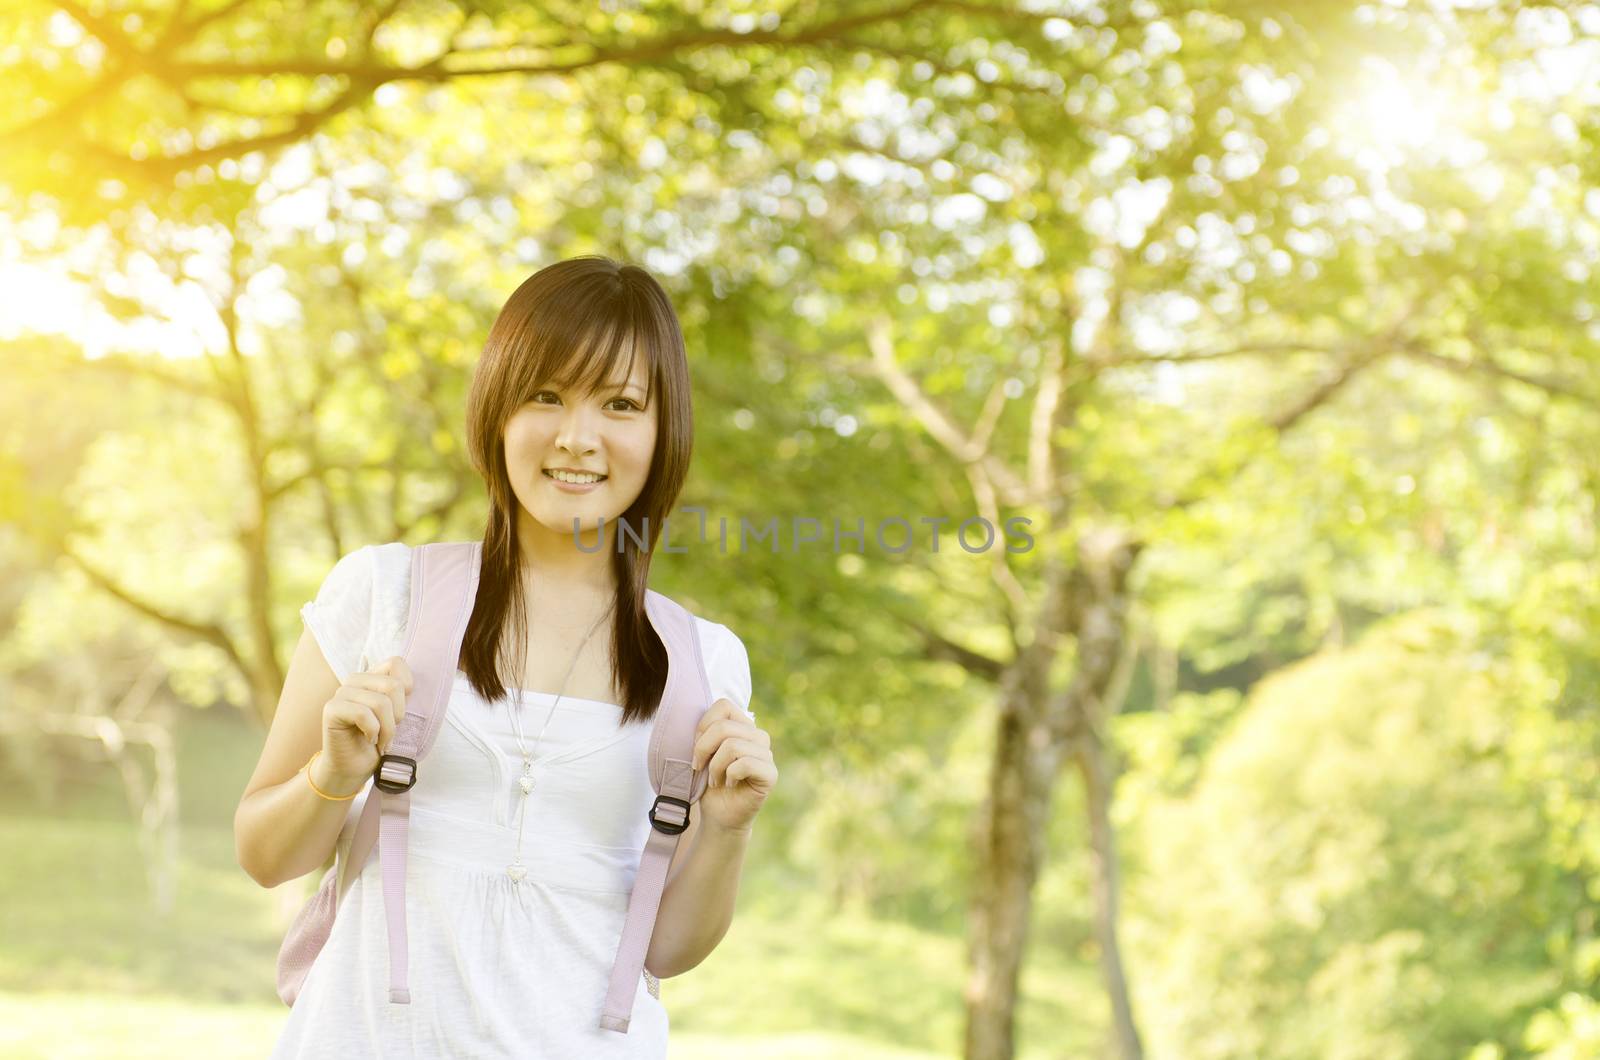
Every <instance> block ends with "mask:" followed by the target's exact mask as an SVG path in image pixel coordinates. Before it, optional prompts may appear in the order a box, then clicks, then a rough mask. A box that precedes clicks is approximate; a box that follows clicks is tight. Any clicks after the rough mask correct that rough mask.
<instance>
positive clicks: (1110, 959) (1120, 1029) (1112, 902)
mask: <svg viewBox="0 0 1600 1060" xmlns="http://www.w3.org/2000/svg"><path fill="white" fill-rule="evenodd" d="M1073 760H1074V761H1075V762H1076V763H1077V765H1078V769H1079V771H1080V772H1081V773H1082V774H1083V789H1084V792H1085V793H1086V794H1087V796H1088V798H1087V800H1086V801H1087V803H1088V818H1089V850H1090V853H1091V855H1092V856H1093V858H1094V875H1093V879H1092V880H1091V882H1090V886H1091V887H1092V888H1093V889H1094V934H1095V940H1096V941H1097V942H1098V943H1099V944H1100V973H1101V976H1102V977H1103V978H1104V980H1105V984H1106V994H1107V996H1108V997H1109V999H1110V1001H1111V1037H1112V1040H1113V1041H1114V1042H1115V1043H1116V1055H1117V1056H1118V1057H1119V1058H1120V1060H1141V1058H1142V1057H1143V1056H1144V1046H1143V1044H1142V1043H1141V1042H1140V1041H1139V1028H1138V1027H1137V1026H1135V1024H1134V1020H1133V1004H1132V1002H1131V1001H1130V1000H1129V998H1128V980H1127V976H1126V975H1125V974H1124V972H1123V968H1122V948H1121V946H1120V945H1119V944H1118V942H1117V922H1118V905H1117V896H1118V893H1119V891H1120V878H1121V873H1120V871H1119V870H1118V867H1117V866H1118V863H1117V845H1116V834H1115V832H1114V831H1113V830H1112V827H1111V795H1112V791H1113V790H1114V789H1113V784H1112V780H1111V776H1110V769H1109V768H1108V764H1107V762H1106V751H1105V747H1104V746H1103V745H1102V744H1101V743H1100V740H1099V739H1098V738H1097V737H1095V736H1092V735H1086V736H1085V737H1084V738H1083V739H1081V740H1079V741H1078V747H1077V751H1076V753H1075V754H1074V755H1073Z"/></svg>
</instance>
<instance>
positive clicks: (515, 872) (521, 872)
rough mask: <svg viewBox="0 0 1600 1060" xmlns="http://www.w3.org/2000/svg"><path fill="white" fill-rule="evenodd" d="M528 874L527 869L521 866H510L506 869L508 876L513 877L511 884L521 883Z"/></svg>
mask: <svg viewBox="0 0 1600 1060" xmlns="http://www.w3.org/2000/svg"><path fill="white" fill-rule="evenodd" d="M527 874H528V870H527V868H526V867H525V866H523V865H521V864H516V865H508V866H507V867H506V875H507V876H510V877H511V882H513V883H521V882H522V878H523V877H524V876H526V875H527Z"/></svg>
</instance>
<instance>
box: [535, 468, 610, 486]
mask: <svg viewBox="0 0 1600 1060" xmlns="http://www.w3.org/2000/svg"><path fill="white" fill-rule="evenodd" d="M545 474H546V475H549V476H550V477H551V478H553V479H556V480H558V481H561V482H572V483H583V482H599V481H600V480H601V479H603V478H605V476H604V475H574V474H572V473H571V472H567V471H549V470H546V471H545Z"/></svg>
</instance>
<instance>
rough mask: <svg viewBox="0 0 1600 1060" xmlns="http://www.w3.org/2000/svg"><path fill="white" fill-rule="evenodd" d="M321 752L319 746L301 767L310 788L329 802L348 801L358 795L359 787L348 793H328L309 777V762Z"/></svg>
mask: <svg viewBox="0 0 1600 1060" xmlns="http://www.w3.org/2000/svg"><path fill="white" fill-rule="evenodd" d="M321 753H322V749H321V748H320V747H319V748H317V750H316V751H315V752H314V753H313V754H312V755H311V761H310V762H307V763H306V764H305V765H304V766H303V767H301V768H303V769H304V770H305V773H306V783H307V784H310V785H311V790H312V791H314V792H316V793H317V794H318V795H321V796H322V797H323V798H325V799H327V800H328V801H329V802H349V801H350V800H351V799H353V798H355V797H356V796H357V795H360V794H361V788H357V789H356V790H355V791H352V792H351V793H350V794H348V795H329V794H328V793H327V792H325V791H323V790H322V789H321V788H319V787H317V782H316V781H314V780H312V779H311V762H315V761H316V760H317V755H319V754H321ZM364 786H365V785H363V787H364Z"/></svg>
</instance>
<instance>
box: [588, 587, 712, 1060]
mask: <svg viewBox="0 0 1600 1060" xmlns="http://www.w3.org/2000/svg"><path fill="white" fill-rule="evenodd" d="M645 614H646V615H647V616H649V619H650V624H651V625H652V626H654V627H655V631H656V634H657V635H658V636H659V637H660V638H661V643H662V644H663V645H665V646H666V649H667V682H666V687H665V688H663V689H662V692H661V702H660V704H659V705H658V706H657V708H656V714H655V721H654V722H653V723H652V728H651V731H650V766H649V771H650V786H651V787H652V788H654V789H655V792H656V799H655V802H654V803H653V804H652V805H651V807H650V811H649V813H648V815H647V816H648V817H649V820H650V825H651V828H650V838H649V840H648V841H647V842H646V843H645V848H644V853H643V855H642V856H641V857H640V861H639V871H638V874H637V875H636V876H635V877H634V881H633V891H632V893H631V894H630V895H629V898H628V915H627V919H626V921H625V922H624V923H623V928H622V942H621V944H620V945H619V946H618V948H617V959H616V962H615V963H614V964H613V965H612V967H611V984H610V987H609V989H608V990H607V991H606V1001H605V1008H604V1009H603V1010H602V1012H601V1014H600V1027H601V1029H602V1030H610V1031H620V1032H622V1033H623V1034H626V1033H627V1032H628V1022H629V1020H630V1019H631V1018H632V1014H633V998H634V994H635V992H636V991H637V990H638V988H639V976H640V973H641V972H643V971H644V958H645V953H646V951H647V950H648V949H649V947H650V935H651V932H652V931H653V930H654V929H655V922H656V912H657V911H658V910H659V908H660V906H661V892H662V890H663V889H664V888H665V886H666V879H667V868H668V866H670V865H671V863H672V854H673V851H675V850H677V848H678V837H679V836H680V835H682V833H683V831H684V830H685V829H686V828H688V827H689V809H690V806H691V805H692V804H693V803H695V802H696V801H698V800H699V798H700V795H701V793H702V792H704V791H705V788H706V771H705V770H703V769H702V770H700V771H698V772H696V771H695V770H694V769H693V768H692V767H691V765H690V763H691V762H692V761H693V758H692V756H693V753H694V737H695V729H696V728H697V727H698V726H699V724H700V716H701V715H702V714H704V713H705V712H706V711H707V710H708V709H709V708H710V706H711V682H710V681H709V680H708V679H707V677H706V666H705V657H704V656H703V655H702V653H701V650H700V633H699V631H698V630H697V629H696V628H695V623H694V616H693V615H691V614H690V613H689V612H688V611H686V610H685V609H684V608H683V607H682V606H681V605H680V604H678V603H677V602H675V601H673V600H671V599H669V598H668V597H665V596H662V595H661V594H660V593H658V592H656V591H654V590H652V589H646V590H645Z"/></svg>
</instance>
